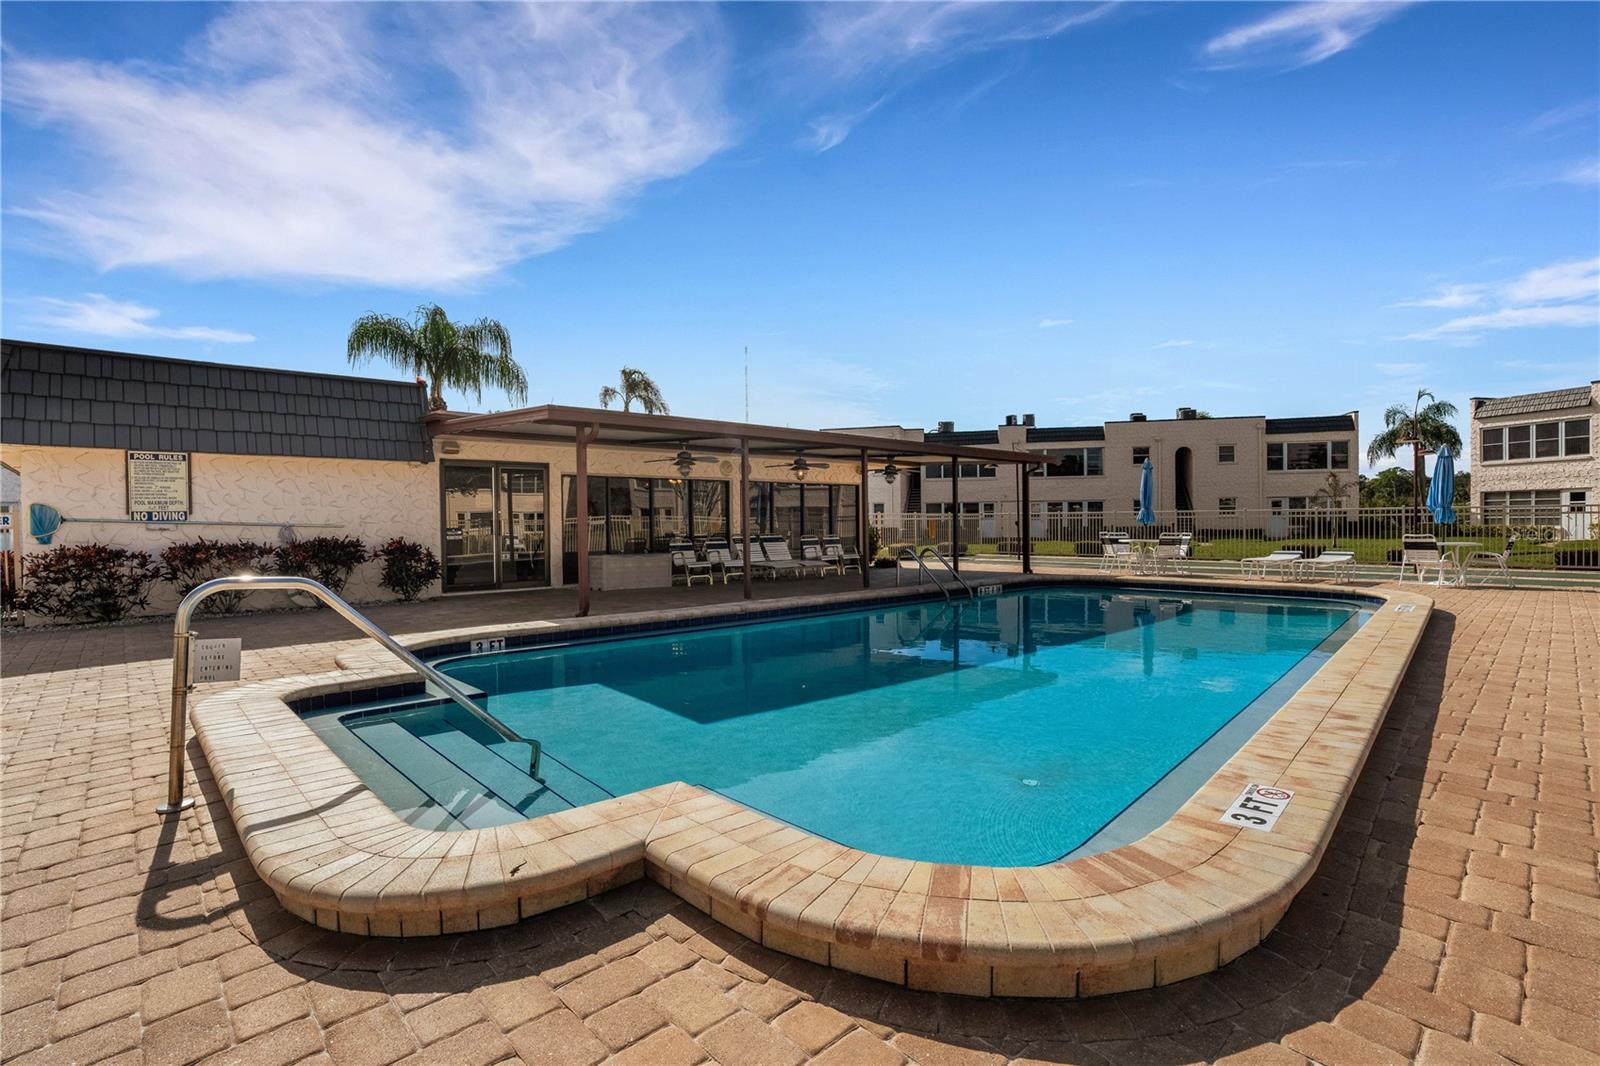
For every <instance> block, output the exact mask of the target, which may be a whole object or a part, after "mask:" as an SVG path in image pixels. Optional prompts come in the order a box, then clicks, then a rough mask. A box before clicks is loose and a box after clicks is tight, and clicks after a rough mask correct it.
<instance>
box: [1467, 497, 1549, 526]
mask: <svg viewBox="0 0 1600 1066" xmlns="http://www.w3.org/2000/svg"><path fill="white" fill-rule="evenodd" d="M1560 514H1561V490H1560V489H1524V490H1522V491H1520V492H1486V493H1484V494H1483V520H1484V521H1485V522H1528V523H1537V522H1549V523H1554V522H1556V521H1558V520H1559V517H1560Z"/></svg>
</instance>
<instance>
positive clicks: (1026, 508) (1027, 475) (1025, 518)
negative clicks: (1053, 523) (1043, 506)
mask: <svg viewBox="0 0 1600 1066" xmlns="http://www.w3.org/2000/svg"><path fill="white" fill-rule="evenodd" d="M1017 469H1018V470H1019V471H1021V472H1022V494H1021V495H1022V499H1021V500H1020V501H1019V503H1018V505H1017V524H1018V525H1020V526H1021V527H1022V529H1021V530H1020V532H1021V534H1022V572H1023V573H1024V574H1031V573H1033V504H1032V501H1031V500H1030V499H1029V497H1030V495H1031V493H1030V491H1029V490H1030V486H1029V484H1028V482H1030V481H1032V480H1033V477H1032V474H1033V471H1032V470H1031V469H1029V468H1028V467H1026V466H1024V465H1022V464H1021V463H1018V464H1017Z"/></svg>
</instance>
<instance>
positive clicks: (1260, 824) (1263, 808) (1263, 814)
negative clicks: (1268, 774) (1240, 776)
mask: <svg viewBox="0 0 1600 1066" xmlns="http://www.w3.org/2000/svg"><path fill="white" fill-rule="evenodd" d="M1292 799H1294V790H1293V789H1290V788H1272V787H1271V786H1268V785H1246V786H1245V788H1244V791H1243V792H1241V793H1239V797H1238V798H1237V799H1235V800H1234V801H1233V802H1232V803H1231V804H1229V805H1228V809H1227V810H1225V811H1223V812H1222V817H1221V818H1218V819H1217V821H1219V822H1223V823H1225V824H1227V825H1237V826H1243V827H1244V828H1246V829H1259V830H1261V831H1262V832H1263V833H1270V832H1272V828H1273V826H1275V825H1277V824H1278V816H1279V815H1281V814H1282V813H1283V812H1284V810H1285V808H1287V807H1288V806H1289V801H1290V800H1292Z"/></svg>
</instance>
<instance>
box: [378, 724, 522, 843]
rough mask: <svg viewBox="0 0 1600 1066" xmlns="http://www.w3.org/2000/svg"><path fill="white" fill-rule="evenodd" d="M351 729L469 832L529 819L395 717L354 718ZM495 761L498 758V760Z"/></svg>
mask: <svg viewBox="0 0 1600 1066" xmlns="http://www.w3.org/2000/svg"><path fill="white" fill-rule="evenodd" d="M349 725H350V731H351V732H352V733H354V734H355V735H356V736H357V737H359V738H360V739H361V740H362V741H363V742H364V743H366V745H367V746H368V747H370V748H371V749H372V750H373V751H375V752H377V753H378V754H379V755H381V756H383V758H384V759H385V760H386V761H387V762H388V763H389V764H390V765H391V766H393V767H394V768H395V769H396V770H399V771H400V772H401V773H402V774H404V775H405V776H406V777H407V778H408V779H409V780H410V781H411V782H412V784H414V785H415V786H416V787H417V788H418V789H420V790H421V791H422V792H424V793H426V794H427V796H428V797H429V798H431V799H432V800H433V802H434V803H436V804H438V806H440V807H442V808H444V809H445V810H446V811H448V812H449V813H450V815H451V816H452V817H453V818H454V819H455V820H456V821H457V822H459V823H460V824H461V826H463V827H464V828H467V829H486V828H488V827H490V826H496V825H507V824H509V823H511V822H517V821H521V820H522V819H523V818H525V817H527V815H525V814H523V813H522V812H521V811H519V810H517V809H516V808H515V807H513V806H512V805H511V804H509V803H506V802H505V801H504V800H502V799H500V798H499V797H497V796H495V795H494V794H493V792H492V790H491V789H490V788H488V787H486V786H485V785H484V784H483V783H482V782H480V781H479V780H478V779H477V778H476V777H474V776H472V775H471V774H469V773H467V772H466V771H465V770H463V769H462V768H461V767H460V766H458V765H456V763H455V762H453V761H452V760H451V759H450V758H448V757H447V756H445V755H443V754H441V753H440V752H438V751H437V750H435V749H434V748H433V747H431V746H430V745H428V744H427V743H425V742H424V741H422V740H421V739H419V738H418V737H417V736H416V734H414V733H412V732H411V731H410V730H409V729H407V728H406V727H405V726H403V725H401V724H400V722H399V720H398V719H397V718H368V719H356V720H355V721H353V722H350V723H349ZM496 758H497V757H496Z"/></svg>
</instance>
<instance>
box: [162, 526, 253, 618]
mask: <svg viewBox="0 0 1600 1066" xmlns="http://www.w3.org/2000/svg"><path fill="white" fill-rule="evenodd" d="M161 562H162V564H163V565H164V566H165V567H166V570H167V572H166V577H167V580H168V581H171V582H172V583H173V584H174V585H175V586H177V589H178V595H179V596H187V595H188V594H189V593H191V592H193V591H194V590H195V588H196V587H198V586H200V585H203V584H205V583H206V582H207V581H210V580H212V579H213V578H219V577H231V576H232V575H234V574H264V573H266V572H267V571H268V570H270V569H271V566H272V546H271V545H269V544H258V543H256V542H255V541H253V540H235V541H227V540H207V539H206V538H204V537H201V538H199V539H198V540H191V541H185V542H183V543H182V544H169V545H167V547H166V548H164V549H162V551H161ZM244 597H245V593H243V592H217V593H213V594H212V595H210V596H208V597H206V600H205V602H204V603H202V604H201V605H200V610H201V611H204V612H207V613H215V614H233V613H234V612H235V611H237V610H238V609H239V606H240V605H241V604H242V603H243V602H244Z"/></svg>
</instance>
